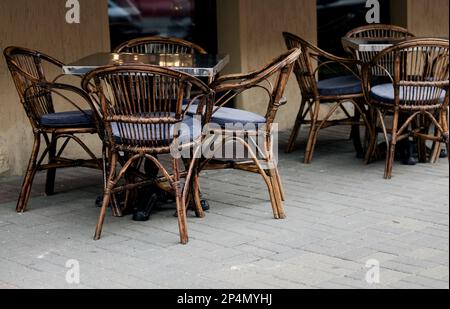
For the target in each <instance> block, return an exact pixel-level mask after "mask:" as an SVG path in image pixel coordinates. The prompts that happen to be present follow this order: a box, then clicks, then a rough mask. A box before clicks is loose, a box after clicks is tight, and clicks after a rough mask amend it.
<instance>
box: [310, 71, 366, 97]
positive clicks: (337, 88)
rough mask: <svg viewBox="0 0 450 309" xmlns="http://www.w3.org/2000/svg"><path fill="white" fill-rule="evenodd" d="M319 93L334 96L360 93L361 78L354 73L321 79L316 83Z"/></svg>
mask: <svg viewBox="0 0 450 309" xmlns="http://www.w3.org/2000/svg"><path fill="white" fill-rule="evenodd" d="M317 88H318V89H319V94H320V95H322V96H336V95H346V94H358V93H362V91H363V90H362V85H361V80H360V79H358V78H357V77H356V76H354V75H347V76H339V77H333V78H328V79H324V80H321V81H319V82H318V83H317Z"/></svg>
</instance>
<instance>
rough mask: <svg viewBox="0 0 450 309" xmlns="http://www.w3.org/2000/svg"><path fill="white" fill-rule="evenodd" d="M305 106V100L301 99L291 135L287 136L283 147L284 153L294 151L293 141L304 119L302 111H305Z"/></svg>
mask: <svg viewBox="0 0 450 309" xmlns="http://www.w3.org/2000/svg"><path fill="white" fill-rule="evenodd" d="M305 107H306V101H303V100H302V103H301V104H300V110H299V112H298V115H297V119H296V120H295V124H294V128H293V129H292V132H291V135H290V137H289V142H288V144H287V146H286V149H285V152H286V153H292V152H293V151H294V148H295V142H296V141H297V137H298V134H299V133H300V129H301V127H302V124H303V121H304V117H303V113H304V111H305Z"/></svg>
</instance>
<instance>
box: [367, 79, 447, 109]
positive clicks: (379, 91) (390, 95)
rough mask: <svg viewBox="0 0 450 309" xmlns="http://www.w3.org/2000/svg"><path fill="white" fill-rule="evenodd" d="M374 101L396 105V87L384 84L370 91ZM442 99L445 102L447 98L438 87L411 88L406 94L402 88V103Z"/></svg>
mask: <svg viewBox="0 0 450 309" xmlns="http://www.w3.org/2000/svg"><path fill="white" fill-rule="evenodd" d="M370 95H371V97H372V99H374V100H376V101H378V102H383V103H390V104H394V101H395V94H394V86H393V85H392V84H391V83H389V84H382V85H377V86H374V87H372V89H371V91H370ZM438 96H439V97H440V100H441V101H443V100H444V98H445V91H444V90H441V89H439V88H436V87H422V89H419V87H410V88H408V91H407V92H405V91H404V88H403V87H400V101H404V100H408V101H410V102H414V101H423V100H425V99H427V100H429V101H432V100H433V98H436V97H438Z"/></svg>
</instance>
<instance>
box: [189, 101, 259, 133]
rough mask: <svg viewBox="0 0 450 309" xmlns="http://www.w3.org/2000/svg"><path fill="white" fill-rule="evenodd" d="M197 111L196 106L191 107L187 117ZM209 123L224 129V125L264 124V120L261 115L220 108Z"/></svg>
mask: <svg viewBox="0 0 450 309" xmlns="http://www.w3.org/2000/svg"><path fill="white" fill-rule="evenodd" d="M197 109H198V106H197V105H192V106H191V107H190V108H189V109H188V115H194V114H196V112H197ZM211 123H215V124H218V125H220V126H221V127H222V128H224V127H225V126H226V125H240V124H242V125H244V126H245V125H247V124H255V125H258V124H265V123H266V118H264V117H263V116H261V115H258V114H255V113H252V112H249V111H245V110H242V109H237V108H231V107H221V108H219V109H218V110H217V111H216V112H215V113H214V114H213V115H212V118H211Z"/></svg>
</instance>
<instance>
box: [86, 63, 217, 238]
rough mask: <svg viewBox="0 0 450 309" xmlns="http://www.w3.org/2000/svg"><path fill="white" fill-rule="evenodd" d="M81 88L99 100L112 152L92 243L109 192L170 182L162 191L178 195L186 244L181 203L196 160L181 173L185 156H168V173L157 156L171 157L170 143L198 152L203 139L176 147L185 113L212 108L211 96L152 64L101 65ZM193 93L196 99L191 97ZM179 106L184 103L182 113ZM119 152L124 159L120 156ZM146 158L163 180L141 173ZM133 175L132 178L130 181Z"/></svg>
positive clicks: (193, 81) (180, 75) (186, 79)
mask: <svg viewBox="0 0 450 309" xmlns="http://www.w3.org/2000/svg"><path fill="white" fill-rule="evenodd" d="M82 84H83V88H84V89H85V90H86V91H89V92H91V93H93V94H95V95H96V96H97V97H98V98H99V99H100V102H101V114H102V119H103V124H104V127H105V130H106V139H105V142H106V144H107V148H108V150H109V153H110V155H109V158H108V159H109V164H108V165H109V172H108V181H107V186H106V188H105V192H104V197H103V204H102V209H101V212H100V216H99V220H98V224H97V229H96V233H95V239H99V238H100V236H101V231H102V226H103V221H104V218H105V214H106V209H107V207H108V205H109V202H110V200H111V197H112V194H113V193H116V192H119V191H127V194H129V193H131V192H132V191H133V190H134V189H136V188H139V187H142V186H145V185H155V184H156V185H158V184H161V185H162V184H164V183H168V187H164V189H166V190H168V191H170V193H172V194H173V195H174V196H175V197H176V204H177V215H178V223H179V230H180V239H181V243H183V244H185V243H187V241H188V233H187V225H186V207H185V205H186V203H185V199H186V198H187V196H188V192H189V190H190V189H191V187H192V186H191V178H194V179H195V180H198V177H192V175H193V174H196V172H197V171H196V170H194V168H193V167H194V165H195V164H196V159H195V157H196V156H193V157H192V159H191V160H190V161H189V163H187V165H186V171H187V172H183V173H182V171H181V169H180V165H181V164H183V158H179V157H176V156H173V155H172V156H171V159H170V161H171V164H172V173H169V169H168V168H167V167H165V166H164V165H163V163H162V162H161V161H159V159H158V157H157V155H160V154H172V153H171V150H173V148H171V146H172V147H173V145H177V146H176V147H177V148H186V147H188V148H192V152H193V153H194V152H196V151H198V150H199V147H200V145H201V136H199V137H197V138H196V139H195V140H190V141H187V142H186V143H184V144H182V145H180V143H178V142H179V134H180V129H181V127H180V126H181V123H182V121H183V119H184V118H185V117H186V116H185V113H186V110H187V109H188V108H189V107H190V106H191V104H192V103H193V102H194V101H195V102H197V103H199V110H202V109H203V108H204V107H207V108H206V109H207V110H209V109H210V106H211V103H210V101H211V100H210V99H211V98H212V95H213V92H212V91H211V89H210V88H209V87H208V86H206V85H205V84H204V83H203V82H201V81H200V80H198V79H197V78H195V77H193V76H190V75H187V74H184V73H180V72H176V71H173V70H170V69H166V68H162V67H157V66H150V65H134V66H131V65H122V66H107V67H102V68H99V69H96V70H94V71H92V72H90V73H88V74H87V75H86V76H85V77H84V79H83V83H82ZM92 84H94V85H95V87H94V88H92V86H91V85H92ZM193 92H195V93H196V96H195V97H194V98H191V97H190V94H191V93H193ZM186 98H188V99H186ZM183 102H186V103H187V106H185V109H183ZM120 152H124V154H125V155H124V156H120V154H119V153H120ZM119 160H122V162H121V166H122V167H121V169H120V171H119V172H117V171H116V168H117V167H118V163H119ZM145 160H148V161H150V162H152V163H153V164H154V165H155V166H156V167H157V168H158V169H159V171H160V173H161V174H162V175H163V176H162V177H160V178H159V179H156V180H155V179H154V177H147V176H148V175H145V174H142V173H140V172H139V166H140V165H141V164H142V162H143V161H145ZM133 173H134V176H133V177H130V174H133ZM182 176H184V177H185V178H186V179H185V182H184V185H181V184H180V178H181V177H182ZM123 178H126V179H125V180H126V184H125V185H119V181H120V180H121V179H123ZM196 187H197V188H198V185H197V186H196ZM196 195H197V196H198V193H197V194H196ZM197 202H198V203H196V206H197V207H196V212H197V215H199V216H201V215H203V211H202V209H201V205H200V200H198V201H197Z"/></svg>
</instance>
